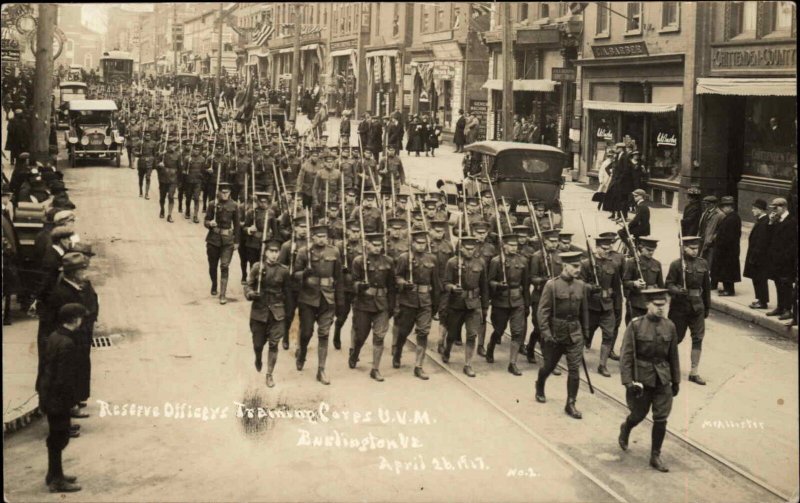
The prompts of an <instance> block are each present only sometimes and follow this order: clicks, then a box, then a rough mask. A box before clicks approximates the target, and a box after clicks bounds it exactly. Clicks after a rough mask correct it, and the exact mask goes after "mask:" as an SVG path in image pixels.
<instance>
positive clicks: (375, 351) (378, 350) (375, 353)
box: [372, 344, 383, 370]
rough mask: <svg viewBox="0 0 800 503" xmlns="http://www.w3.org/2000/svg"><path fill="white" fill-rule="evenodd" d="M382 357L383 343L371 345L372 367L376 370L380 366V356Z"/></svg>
mask: <svg viewBox="0 0 800 503" xmlns="http://www.w3.org/2000/svg"><path fill="white" fill-rule="evenodd" d="M382 357H383V345H380V346H376V345H374V344H373V345H372V368H373V369H374V370H378V369H379V368H381V358H382Z"/></svg>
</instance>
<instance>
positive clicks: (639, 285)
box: [633, 279, 647, 290]
mask: <svg viewBox="0 0 800 503" xmlns="http://www.w3.org/2000/svg"><path fill="white" fill-rule="evenodd" d="M633 285H634V286H635V287H636V288H638V289H639V290H643V289H644V287H646V286H647V283H645V282H644V280H642V279H637V280H636V281H634V282H633Z"/></svg>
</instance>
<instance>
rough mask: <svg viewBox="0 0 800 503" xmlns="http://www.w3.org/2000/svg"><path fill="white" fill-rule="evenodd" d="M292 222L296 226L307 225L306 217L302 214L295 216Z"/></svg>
mask: <svg viewBox="0 0 800 503" xmlns="http://www.w3.org/2000/svg"><path fill="white" fill-rule="evenodd" d="M292 224H294V226H295V227H297V226H298V225H299V226H301V227H305V226H306V217H304V216H302V217H300V216H298V217H294V220H292Z"/></svg>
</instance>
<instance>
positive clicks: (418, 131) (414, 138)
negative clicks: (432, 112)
mask: <svg viewBox="0 0 800 503" xmlns="http://www.w3.org/2000/svg"><path fill="white" fill-rule="evenodd" d="M422 146H423V141H422V122H421V121H420V119H419V116H418V115H414V116H412V117H411V120H410V121H408V140H407V141H406V151H408V155H411V152H414V153H416V154H417V157H419V153H420V152H422Z"/></svg>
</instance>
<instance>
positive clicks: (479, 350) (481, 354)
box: [478, 342, 491, 356]
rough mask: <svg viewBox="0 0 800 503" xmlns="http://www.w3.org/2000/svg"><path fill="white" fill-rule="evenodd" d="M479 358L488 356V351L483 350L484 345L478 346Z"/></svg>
mask: <svg viewBox="0 0 800 503" xmlns="http://www.w3.org/2000/svg"><path fill="white" fill-rule="evenodd" d="M489 344H491V342H490V343H489ZM478 356H486V350H485V349H484V348H483V345H482V344H481V345H480V346H478Z"/></svg>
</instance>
